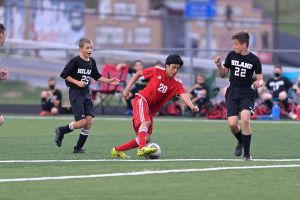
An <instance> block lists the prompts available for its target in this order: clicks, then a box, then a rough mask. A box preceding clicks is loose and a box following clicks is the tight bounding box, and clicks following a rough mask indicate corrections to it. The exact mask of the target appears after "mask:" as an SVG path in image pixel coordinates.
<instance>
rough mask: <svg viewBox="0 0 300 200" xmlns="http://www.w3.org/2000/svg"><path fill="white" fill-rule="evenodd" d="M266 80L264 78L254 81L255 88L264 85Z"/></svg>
mask: <svg viewBox="0 0 300 200" xmlns="http://www.w3.org/2000/svg"><path fill="white" fill-rule="evenodd" d="M263 84H264V81H263V80H258V81H254V82H253V84H252V85H253V88H260V87H261V86H263Z"/></svg>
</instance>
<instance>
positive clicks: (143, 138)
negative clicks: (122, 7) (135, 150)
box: [138, 128, 148, 149]
mask: <svg viewBox="0 0 300 200" xmlns="http://www.w3.org/2000/svg"><path fill="white" fill-rule="evenodd" d="M147 131H148V129H147V128H142V129H140V130H139V135H138V137H139V148H140V149H141V148H143V147H144V146H146V140H147Z"/></svg>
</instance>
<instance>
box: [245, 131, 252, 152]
mask: <svg viewBox="0 0 300 200" xmlns="http://www.w3.org/2000/svg"><path fill="white" fill-rule="evenodd" d="M243 143H244V155H247V154H250V144H251V134H250V135H243Z"/></svg>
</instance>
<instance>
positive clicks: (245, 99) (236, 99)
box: [225, 86, 255, 117]
mask: <svg viewBox="0 0 300 200" xmlns="http://www.w3.org/2000/svg"><path fill="white" fill-rule="evenodd" d="M225 99H226V108H227V117H231V116H238V115H239V113H240V112H241V111H242V110H244V109H246V110H249V111H250V112H253V109H254V100H255V92H254V90H253V89H252V88H237V87H232V86H229V87H228V88H227V90H226V94H225Z"/></svg>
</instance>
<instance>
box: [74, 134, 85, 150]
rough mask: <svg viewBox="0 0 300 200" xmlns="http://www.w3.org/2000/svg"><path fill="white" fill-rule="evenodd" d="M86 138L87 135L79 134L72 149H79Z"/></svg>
mask: <svg viewBox="0 0 300 200" xmlns="http://www.w3.org/2000/svg"><path fill="white" fill-rule="evenodd" d="M87 138H88V135H82V134H80V135H79V138H78V141H77V144H76V146H75V147H74V149H81V148H82V147H83V145H84V144H85V141H86V139H87Z"/></svg>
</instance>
